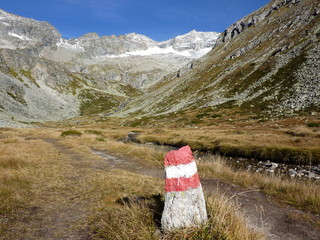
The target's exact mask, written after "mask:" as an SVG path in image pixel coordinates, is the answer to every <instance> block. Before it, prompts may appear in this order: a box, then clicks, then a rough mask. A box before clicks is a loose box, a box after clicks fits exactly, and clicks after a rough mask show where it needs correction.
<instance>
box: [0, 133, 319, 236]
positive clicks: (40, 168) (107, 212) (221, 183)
mask: <svg viewBox="0 0 320 240" xmlns="http://www.w3.org/2000/svg"><path fill="white" fill-rule="evenodd" d="M77 130H78V131H77ZM77 130H74V129H72V130H70V131H63V130H62V129H52V128H51V129H45V128H35V129H10V128H2V129H0V141H1V144H0V168H1V173H0V179H1V181H0V198H1V201H0V214H1V218H0V239H184V238H186V239H194V238H196V236H197V235H194V236H192V234H191V235H190V234H189V235H185V234H186V233H185V232H182V233H176V234H173V235H171V236H170V235H169V236H166V235H164V234H161V232H160V231H159V230H157V229H158V224H159V223H158V222H157V219H159V216H158V218H156V217H154V218H151V219H144V218H146V216H149V215H151V213H152V212H153V213H155V212H156V211H155V210H154V209H157V212H161V204H163V203H162V202H161V201H162V200H159V199H158V198H156V197H155V196H161V195H163V184H164V180H163V177H164V171H163V167H162V163H160V162H159V159H161V158H163V155H164V152H161V151H160V152H159V151H151V150H150V149H146V148H143V147H139V146H132V145H131V144H124V143H119V142H115V141H113V140H111V139H112V138H118V137H120V136H116V131H113V130H112V129H108V130H103V131H98V130H91V129H85V128H81V129H77ZM80 132H81V133H82V134H81V135H80V134H78V133H80ZM61 133H64V134H63V135H64V137H62V136H61ZM118 134H120V135H124V134H123V133H118ZM77 135H78V136H77ZM108 136H109V138H108ZM124 150H126V151H125V152H124ZM139 154H141V155H140V156H139ZM142 155H143V157H141V156H142ZM146 157H148V159H147V158H146ZM199 164H200V163H199ZM199 172H200V175H202V176H203V177H202V185H203V188H204V190H205V195H206V197H207V199H208V200H207V203H208V208H209V212H210V211H211V212H212V211H213V212H214V213H215V216H211V218H212V221H213V222H210V224H212V225H211V227H212V229H213V228H214V229H218V230H215V231H216V232H215V233H214V234H216V235H208V236H209V237H208V239H212V238H213V237H216V239H264V238H267V239H318V237H319V236H320V224H319V223H320V217H319V216H318V215H316V214H312V213H309V212H306V211H302V210H298V209H296V208H294V207H290V206H288V205H285V204H279V203H276V202H275V201H274V198H273V197H268V196H266V195H265V194H264V193H263V192H262V191H261V190H260V189H259V188H257V187H255V188H252V187H249V188H243V187H239V186H236V185H235V184H233V183H231V182H228V181H226V180H223V179H222V178H220V179H217V178H215V177H213V176H211V175H210V174H208V173H207V172H205V171H204V170H203V168H202V167H201V164H200V165H199ZM315 184H316V183H315ZM314 190H315V191H318V190H319V185H317V184H316V185H315V186H314ZM159 194H160V195H159ZM316 194H319V192H317V193H316ZM127 197H129V198H130V197H132V198H139V199H141V198H143V199H148V201H153V202H152V204H153V207H155V208H154V209H153V211H151V210H150V209H149V208H142V209H140V207H141V206H140V205H139V204H138V206H136V207H132V208H131V207H130V206H129V207H128V206H126V205H121V204H117V202H119V200H121V199H126V198H127ZM212 199H218V200H219V201H220V200H221V201H222V202H223V201H225V203H228V204H229V202H230V203H231V202H232V204H233V207H234V210H235V209H236V210H235V211H236V212H237V214H236V215H234V216H233V215H232V213H231V212H232V211H233V210H232V209H229V210H228V211H229V212H227V213H224V214H228V216H227V217H226V216H225V215H223V216H222V217H221V219H230V220H229V222H227V223H225V222H223V221H225V220H221V219H220V218H219V219H217V218H218V216H220V214H221V212H217V211H218V210H217V209H216V208H215V207H212V206H216V205H217V203H215V205H214V204H213V205H210V203H211V201H212ZM316 200H317V199H316ZM215 201H216V200H215ZM120 202H121V201H120ZM219 204H221V202H219ZM219 204H218V205H219ZM219 206H220V205H219ZM135 208H138V209H135ZM159 209H160V210H159ZM221 209H223V208H221ZM145 211H147V214H145V213H146V212H145ZM150 211H151V212H150ZM142 213H143V216H140V215H141V214H142ZM139 214H140V215H139ZM230 214H231V215H232V216H231V217H230V216H229V215H230ZM240 215H241V216H240ZM132 216H133V218H134V220H133V218H132ZM139 217H140V218H141V219H143V220H141V221H139ZM121 219H122V220H121ZM137 219H138V221H137ZM235 219H238V220H235ZM239 219H240V220H239ZM241 219H242V220H243V219H245V222H246V223H244V222H242V220H241ZM131 221H132V222H131ZM210 221H211V220H210ZM148 224H149V225H148ZM219 224H220V225H219ZM221 224H222V225H221ZM228 224H229V225H228ZM133 225H134V226H133ZM231 225H236V228H237V229H236V230H235V229H233V228H232V226H231ZM220 228H221V229H222V230H219V229H220ZM212 229H210V230H209V231H212ZM239 229H240V230H239ZM197 231H198V230H193V232H197ZM201 231H202V230H201ZM201 231H200V232H201ZM203 231H204V230H203ZM191 232H192V231H191ZM119 234H120V235H119ZM121 234H122V235H121ZM126 234H127V235H126ZM194 234H200V233H199V231H198V232H197V233H194ZM202 234H203V233H202ZM210 234H213V233H210ZM112 236H119V237H117V238H113V237H112ZM185 236H188V237H185Z"/></svg>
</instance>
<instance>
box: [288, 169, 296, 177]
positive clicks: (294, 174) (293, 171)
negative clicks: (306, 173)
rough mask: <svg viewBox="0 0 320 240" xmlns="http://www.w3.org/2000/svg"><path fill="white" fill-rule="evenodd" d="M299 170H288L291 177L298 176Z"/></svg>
mask: <svg viewBox="0 0 320 240" xmlns="http://www.w3.org/2000/svg"><path fill="white" fill-rule="evenodd" d="M297 173H298V172H297V171H296V170H294V169H292V168H291V169H289V171H288V174H289V176H290V177H294V176H296V175H297Z"/></svg>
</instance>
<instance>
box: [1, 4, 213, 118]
mask: <svg viewBox="0 0 320 240" xmlns="http://www.w3.org/2000/svg"><path fill="white" fill-rule="evenodd" d="M189 35H193V36H194V41H192V44H190V46H189V47H187V48H186V46H187V44H186V43H185V42H184V41H183V36H184V35H181V36H179V41H180V43H181V44H184V46H183V51H180V50H179V44H177V42H176V41H175V39H173V40H168V41H164V42H156V41H154V40H152V39H150V38H148V37H146V36H144V35H141V34H136V33H129V34H126V35H123V36H114V35H113V36H101V37H100V36H98V34H97V33H88V34H85V35H83V36H81V37H79V38H74V39H64V38H62V36H61V34H60V33H59V32H58V30H57V29H55V28H54V27H53V26H51V25H50V24H49V23H47V22H41V21H37V20H34V19H29V18H24V17H20V16H17V15H13V14H10V13H7V12H5V11H4V10H1V11H0V36H1V38H0V62H1V64H0V72H1V73H2V74H1V77H0V84H1V86H2V89H1V90H0V99H1V104H0V105H1V106H0V117H1V118H2V119H7V120H6V121H11V120H20V121H24V122H28V121H49V120H54V121H56V120H59V119H65V118H72V117H76V116H79V115H87V114H93V113H99V112H104V114H106V115H108V114H110V113H111V112H112V111H115V110H117V109H118V107H119V106H120V105H121V104H122V103H123V102H126V101H127V99H130V98H132V97H133V96H137V95H140V94H142V92H141V90H139V89H141V88H144V87H147V86H150V85H152V84H154V83H155V82H157V81H158V80H159V79H161V78H162V77H163V76H165V75H167V74H168V73H171V72H173V71H177V70H178V69H179V68H181V67H182V66H183V65H185V64H187V63H188V62H189V61H191V60H194V59H195V58H198V57H199V56H201V55H202V54H205V52H203V51H201V50H203V49H202V48H204V47H206V48H208V47H209V48H210V47H213V43H214V41H215V39H216V38H217V37H218V34H217V33H200V32H196V31H192V32H191V33H190V34H189ZM198 35H201V36H200V37H199V36H198ZM186 36H187V38H188V39H187V40H188V41H189V40H190V36H188V34H186ZM206 36H207V37H206ZM210 37H213V38H214V39H210V41H209V40H208V38H210ZM171 42H172V44H173V43H174V44H175V48H176V49H174V48H173V47H172V46H171V45H170V44H171ZM162 45H163V46H162ZM188 49H189V50H188ZM210 49H211V48H210ZM206 51H207V50H206ZM37 96H38V98H37ZM45 96H48V97H47V99H46V98H45ZM55 98H56V99H55ZM90 104H92V105H90ZM92 106H94V107H93V108H96V109H97V110H95V109H90V108H91V107H92Z"/></svg>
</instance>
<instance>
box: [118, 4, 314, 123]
mask: <svg viewBox="0 0 320 240" xmlns="http://www.w3.org/2000/svg"><path fill="white" fill-rule="evenodd" d="M319 5H320V4H319V1H317V0H303V1H302V0H301V1H300V0H273V1H270V3H268V4H267V5H265V6H264V7H262V8H260V9H258V10H257V11H256V12H254V13H252V14H250V15H248V16H246V17H244V18H242V19H240V20H239V21H237V22H236V23H234V24H232V25H231V26H230V27H228V28H227V29H226V30H225V31H224V32H223V33H222V34H221V35H220V36H219V38H218V39H217V41H216V44H215V46H214V48H213V49H212V50H211V51H210V52H209V53H208V54H207V55H205V56H204V57H202V58H200V59H198V60H197V61H196V64H189V65H187V66H185V67H184V68H182V69H180V71H178V72H175V73H172V74H169V75H167V76H166V77H165V78H164V79H162V80H161V81H160V82H158V83H157V84H155V85H153V86H151V87H150V89H149V91H148V92H147V93H146V94H144V95H142V96H141V97H139V98H137V99H135V100H134V101H132V102H130V103H129V104H128V105H127V106H126V108H125V109H123V111H122V112H119V113H117V114H116V116H121V117H129V116H130V118H131V119H133V118H136V120H135V121H133V122H132V124H133V125H140V124H146V123H148V122H152V121H154V120H155V119H158V120H159V121H158V122H159V124H160V123H161V122H164V123H168V122H170V121H171V122H172V124H175V125H179V124H180V125H190V124H191V125H193V124H200V123H201V122H204V123H205V124H210V123H211V122H212V121H214V120H215V118H228V119H229V118H230V119H235V118H236V119H243V120H249V119H255V118H258V119H270V118H275V117H276V118H279V117H288V116H295V115H308V114H317V113H319V110H320V77H319V76H320V68H319V66H320V62H319V52H320V44H319V37H320V19H319V18H320V17H319V13H320V6H319Z"/></svg>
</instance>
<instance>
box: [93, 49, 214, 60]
mask: <svg viewBox="0 0 320 240" xmlns="http://www.w3.org/2000/svg"><path fill="white" fill-rule="evenodd" d="M211 49H212V48H203V49H200V50H198V51H196V50H185V51H177V50H175V49H173V47H172V46H170V47H167V48H160V47H151V48H148V49H146V50H139V51H134V52H127V53H125V54H120V55H106V56H101V57H107V58H124V57H130V56H151V55H159V54H175V55H180V56H184V57H189V58H199V57H202V56H203V55H205V54H207V53H208V52H209V51H210V50H211ZM99 57H100V56H99Z"/></svg>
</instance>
